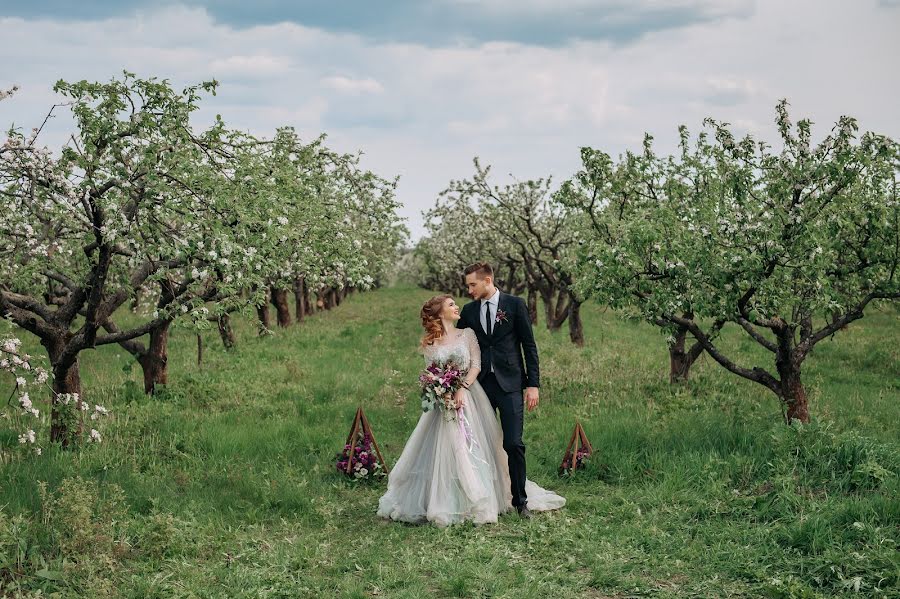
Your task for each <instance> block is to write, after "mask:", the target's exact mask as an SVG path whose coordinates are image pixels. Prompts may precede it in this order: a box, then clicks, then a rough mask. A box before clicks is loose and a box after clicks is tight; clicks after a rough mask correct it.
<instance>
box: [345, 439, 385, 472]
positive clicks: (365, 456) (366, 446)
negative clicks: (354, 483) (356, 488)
mask: <svg viewBox="0 0 900 599" xmlns="http://www.w3.org/2000/svg"><path fill="white" fill-rule="evenodd" d="M351 449H352V450H353V453H352V455H351V451H350V450H351ZM335 457H336V458H337V462H336V463H335V468H337V469H338V471H339V472H340V473H342V474H346V475H347V476H349V477H351V478H352V479H353V480H374V479H376V478H381V477H383V476H385V472H384V467H383V466H382V465H381V462H379V461H378V454H377V453H376V452H375V449H374V447H372V437H371V435H369V434H368V433H364V434H362V435H361V436H359V437H357V438H356V446H355V448H354V447H351V445H350V444H349V443H348V444H346V445H344V451H342V452H341V453H339V454H337V455H336V456H335ZM348 464H349V468H348V467H347V465H348Z"/></svg>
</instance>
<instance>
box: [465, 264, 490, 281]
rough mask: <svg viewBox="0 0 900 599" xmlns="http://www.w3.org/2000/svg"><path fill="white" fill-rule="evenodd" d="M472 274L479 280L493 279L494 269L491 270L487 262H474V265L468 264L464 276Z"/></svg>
mask: <svg viewBox="0 0 900 599" xmlns="http://www.w3.org/2000/svg"><path fill="white" fill-rule="evenodd" d="M473 272H474V273H475V276H477V277H478V278H479V279H483V278H485V277H491V278H493V277H494V269H493V268H491V265H490V264H488V263H487V262H476V263H475V264H470V265H469V266H467V267H466V270H465V274H467V275H470V274H472V273H473Z"/></svg>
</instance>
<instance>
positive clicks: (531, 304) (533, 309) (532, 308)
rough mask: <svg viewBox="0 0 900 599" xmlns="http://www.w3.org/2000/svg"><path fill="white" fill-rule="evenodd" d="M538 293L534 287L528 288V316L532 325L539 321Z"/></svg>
mask: <svg viewBox="0 0 900 599" xmlns="http://www.w3.org/2000/svg"><path fill="white" fill-rule="evenodd" d="M537 302H538V298H537V293H536V292H535V291H534V290H533V289H529V290H528V316H529V318H531V325H532V326H535V325H537V323H538V307H537Z"/></svg>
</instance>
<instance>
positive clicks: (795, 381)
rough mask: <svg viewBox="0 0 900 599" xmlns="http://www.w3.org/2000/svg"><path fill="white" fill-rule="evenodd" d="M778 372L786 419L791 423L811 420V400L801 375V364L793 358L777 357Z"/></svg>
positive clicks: (805, 422) (780, 394)
mask: <svg viewBox="0 0 900 599" xmlns="http://www.w3.org/2000/svg"><path fill="white" fill-rule="evenodd" d="M776 364H777V366H778V373H779V374H780V375H781V376H780V378H781V393H779V397H780V398H781V401H783V402H784V405H785V408H786V410H785V415H784V417H785V421H786V422H787V423H788V424H791V422H793V421H794V420H799V421H800V422H802V423H803V424H807V423H808V422H809V402H808V400H807V397H806V388H805V387H804V386H803V381H802V378H801V376H800V364H799V363H798V362H796V361H795V360H792V359H787V360H784V361H782V360H779V359H776Z"/></svg>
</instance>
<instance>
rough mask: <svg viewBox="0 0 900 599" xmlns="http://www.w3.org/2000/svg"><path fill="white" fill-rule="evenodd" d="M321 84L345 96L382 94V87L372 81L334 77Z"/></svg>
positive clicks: (325, 79) (368, 78)
mask: <svg viewBox="0 0 900 599" xmlns="http://www.w3.org/2000/svg"><path fill="white" fill-rule="evenodd" d="M322 83H323V84H324V85H325V86H326V87H329V88H331V89H333V90H335V91H338V92H342V93H347V94H353V95H357V94H380V93H382V92H384V86H382V85H381V84H380V83H378V82H377V81H375V80H374V79H372V78H371V77H366V78H364V79H352V78H350V77H343V76H341V75H334V76H331V77H325V78H324V79H322Z"/></svg>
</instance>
